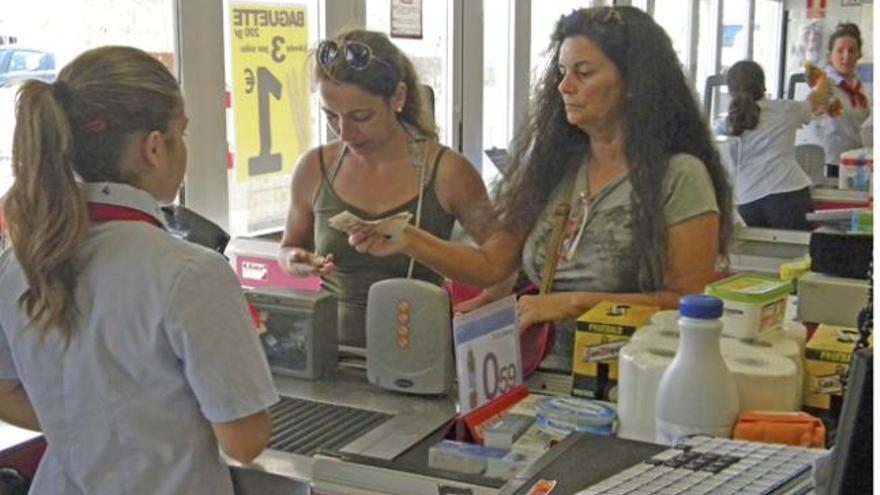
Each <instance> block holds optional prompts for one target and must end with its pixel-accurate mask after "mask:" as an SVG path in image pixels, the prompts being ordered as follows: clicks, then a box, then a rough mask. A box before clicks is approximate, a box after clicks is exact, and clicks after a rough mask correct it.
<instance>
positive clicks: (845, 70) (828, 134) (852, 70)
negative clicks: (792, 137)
mask: <svg viewBox="0 0 880 495" xmlns="http://www.w3.org/2000/svg"><path fill="white" fill-rule="evenodd" d="M860 58H862V35H861V32H860V31H859V27H858V26H857V25H855V24H853V23H843V24H838V26H837V28H836V29H835V30H834V32H833V33H831V38H829V40H828V63H829V66H828V67H827V68H826V69H825V72H826V73H827V74H828V78H829V79H830V80H831V84H832V87H833V91H834V96H835V97H837V99H838V100H840V102H841V104H842V105H843V114H842V115H840V117H838V118H833V117H831V116H826V117H824V118H823V119H821V121H820V125H821V127H820V130H821V132H820V134H819V135H820V136H822V137H823V147H824V148H825V161H826V162H827V163H828V166H827V167H826V169H825V175H826V176H827V177H837V176H838V172H839V164H840V154H841V153H843V152H844V151H847V150H851V149H855V148H861V147H864V146H870V143H868V144H866V143H865V142H864V140H863V136H862V126H863V125H864V124H865V121H867V120H868V118H869V117H870V115H871V102H870V101H869V100H868V96H867V95H866V94H865V89H864V86H863V85H862V81H861V80H860V79H859V76H858V73H857V71H856V69H857V63H858V61H859V59H860Z"/></svg>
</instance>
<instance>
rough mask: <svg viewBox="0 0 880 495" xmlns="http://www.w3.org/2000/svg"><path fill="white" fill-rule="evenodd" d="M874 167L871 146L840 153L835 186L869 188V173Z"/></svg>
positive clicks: (855, 188) (864, 189)
mask: <svg viewBox="0 0 880 495" xmlns="http://www.w3.org/2000/svg"><path fill="white" fill-rule="evenodd" d="M873 168H874V152H873V149H872V148H858V149H854V150H849V151H844V152H843V153H841V154H840V174H839V175H838V179H837V180H838V183H837V187H838V188H840V189H854V190H857V191H869V190H871V173H872V171H873Z"/></svg>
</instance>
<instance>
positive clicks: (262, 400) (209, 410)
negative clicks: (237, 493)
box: [0, 47, 278, 495]
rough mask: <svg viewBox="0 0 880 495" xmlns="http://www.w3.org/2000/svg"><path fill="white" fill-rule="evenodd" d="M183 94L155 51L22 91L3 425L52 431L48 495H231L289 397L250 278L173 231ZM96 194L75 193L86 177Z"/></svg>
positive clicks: (84, 187)
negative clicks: (275, 370) (272, 410)
mask: <svg viewBox="0 0 880 495" xmlns="http://www.w3.org/2000/svg"><path fill="white" fill-rule="evenodd" d="M187 120H188V119H187V117H186V113H185V110H184V104H183V98H182V96H181V94H180V89H179V87H178V85H177V82H176V81H175V80H174V77H173V76H172V75H171V74H170V73H169V72H168V70H167V69H165V67H164V66H163V65H162V64H161V63H160V62H158V61H157V60H156V59H154V58H153V57H151V56H150V55H148V54H146V53H144V52H142V51H140V50H137V49H134V48H127V47H104V48H97V49H94V50H90V51H87V52H85V53H83V54H82V55H80V56H79V57H77V58H76V59H75V60H74V61H73V62H71V63H70V64H69V65H67V66H66V67H65V68H64V69H62V70H61V72H60V73H59V75H58V79H57V81H56V82H55V83H53V84H47V83H44V82H41V81H36V80H32V81H29V82H26V83H24V84H23V85H22V87H21V89H20V91H19V95H18V108H17V121H16V127H15V135H14V144H13V152H12V168H13V172H14V174H15V182H14V183H13V185H12V188H11V189H10V190H9V193H8V195H7V196H6V199H5V201H4V208H5V213H6V220H7V221H8V229H9V230H8V234H9V239H10V240H11V243H12V248H11V249H8V250H6V251H5V252H3V253H2V255H0V294H2V295H0V419H2V420H4V421H7V422H9V423H12V424H14V425H17V426H20V427H24V428H29V429H34V430H42V431H43V433H45V435H46V439H47V441H48V444H49V446H48V449H47V450H46V453H45V455H44V457H43V459H42V462H41V463H40V466H39V469H38V471H37V475H36V479H35V480H34V484H33V488H32V492H33V493H39V494H41V495H42V494H55V493H57V494H71V493H83V494H104V493H131V494H141V493H151V494H189V493H211V494H221V495H222V494H227V495H231V494H232V481H231V479H230V475H229V468H228V467H227V466H226V464H225V463H224V462H223V460H222V459H221V457H220V455H219V451H218V449H217V446H218V443H219V446H220V447H221V448H222V449H223V451H224V452H225V453H226V454H227V455H229V456H230V457H232V458H234V459H236V460H238V461H241V462H249V461H250V460H252V459H253V458H254V457H256V456H257V455H258V454H259V453H260V451H262V450H263V448H264V447H265V445H266V443H267V441H268V435H269V427H270V419H269V415H268V413H267V412H266V411H265V409H266V407H268V406H269V405H271V404H272V403H274V402H275V401H277V399H278V397H277V394H276V393H275V390H274V387H273V384H272V380H271V377H270V375H269V369H268V366H267V365H266V359H265V356H264V355H263V352H262V350H261V349H260V345H259V341H258V339H257V335H256V333H255V332H254V330H253V323H252V322H251V319H250V316H249V315H248V313H247V310H246V307H245V301H244V297H243V294H242V292H241V288H240V286H239V283H238V281H237V280H236V278H235V275H234V274H233V272H232V270H231V269H230V267H229V265H228V264H227V262H226V260H225V259H224V258H223V257H222V256H220V255H219V254H217V253H214V252H212V251H209V250H207V249H204V248H202V247H200V246H196V245H194V244H190V243H187V242H185V241H182V240H179V239H176V238H175V237H173V236H171V235H169V233H168V232H167V231H166V230H165V225H164V223H163V217H162V214H161V211H160V209H159V204H158V203H157V201H158V202H163V203H168V202H171V201H173V200H174V198H175V196H176V194H177V191H178V189H179V187H180V183H181V181H182V180H183V176H184V171H185V169H186V158H187V153H186V144H185V143H184V131H185V129H186V125H187ZM77 177H78V178H79V179H81V180H82V181H83V182H78V181H77V180H76V178H77Z"/></svg>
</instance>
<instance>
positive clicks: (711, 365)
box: [656, 295, 739, 445]
mask: <svg viewBox="0 0 880 495" xmlns="http://www.w3.org/2000/svg"><path fill="white" fill-rule="evenodd" d="M679 311H680V312H681V318H679V320H678V328H679V332H680V333H681V342H680V345H679V347H678V351H677V352H676V354H675V358H673V360H672V363H670V365H669V367H668V368H666V371H664V372H663V377H662V378H661V379H660V386H659V388H658V390H657V403H656V440H657V442H658V443H662V444H665V445H672V444H674V443H676V442H677V441H678V440H680V439H682V438H683V437H685V436H688V435H694V434H698V433H702V434H706V435H712V436H717V437H730V433H731V430H732V428H733V425H734V423H736V417H737V415H738V414H739V393H738V391H737V387H736V382H735V381H734V378H733V375H732V374H731V373H730V371H729V370H728V369H727V365H726V364H725V363H724V358H723V357H722V355H721V343H720V339H721V326H722V324H721V320H720V318H721V315H722V314H723V312H724V305H723V303H722V301H721V300H720V299H718V298H717V297H714V296H705V295H695V296H685V297H683V298H681V301H680V308H679Z"/></svg>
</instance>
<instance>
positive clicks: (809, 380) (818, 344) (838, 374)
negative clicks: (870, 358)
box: [804, 324, 859, 409]
mask: <svg viewBox="0 0 880 495" xmlns="http://www.w3.org/2000/svg"><path fill="white" fill-rule="evenodd" d="M858 339H859V332H858V331H857V330H856V329H854V328H847V327H837V326H832V325H825V324H821V325H819V326H818V327H817V328H816V331H815V332H814V333H813V336H812V338H810V340H809V341H808V342H807V346H806V350H805V353H804V354H805V362H804V370H805V373H804V406H808V407H816V408H819V409H830V407H831V396H832V395H840V394H841V392H842V391H843V387H842V379H843V377H844V375H846V372H847V370H849V363H850V360H851V359H852V353H853V349H854V348H855V345H856V341H857V340H858Z"/></svg>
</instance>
